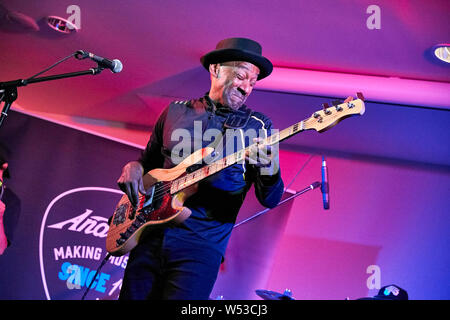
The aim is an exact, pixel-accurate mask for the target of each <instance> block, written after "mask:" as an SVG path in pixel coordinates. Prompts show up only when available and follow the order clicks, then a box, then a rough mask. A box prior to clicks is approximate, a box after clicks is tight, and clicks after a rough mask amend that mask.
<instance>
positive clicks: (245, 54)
mask: <svg viewBox="0 0 450 320" xmlns="http://www.w3.org/2000/svg"><path fill="white" fill-rule="evenodd" d="M228 61H246V62H250V63H252V64H254V65H255V66H257V67H258V68H259V75H258V80H261V79H264V78H265V77H267V76H268V75H270V74H271V73H272V70H273V65H272V62H270V61H269V59H267V58H265V57H263V56H260V55H256V54H254V53H253V52H250V51H246V50H240V49H219V50H214V51H211V52H209V53H207V54H205V55H204V56H203V57H201V58H200V62H201V63H202V65H203V67H205V69H206V70H208V71H209V65H210V64H214V63H222V62H228Z"/></svg>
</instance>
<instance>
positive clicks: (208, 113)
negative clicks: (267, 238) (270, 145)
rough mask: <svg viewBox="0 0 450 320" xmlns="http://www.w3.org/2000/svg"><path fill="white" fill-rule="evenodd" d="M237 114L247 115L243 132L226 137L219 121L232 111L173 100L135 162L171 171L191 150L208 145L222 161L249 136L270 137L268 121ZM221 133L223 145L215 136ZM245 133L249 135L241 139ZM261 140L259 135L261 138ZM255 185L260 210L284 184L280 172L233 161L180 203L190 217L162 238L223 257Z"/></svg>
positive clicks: (253, 114)
mask: <svg viewBox="0 0 450 320" xmlns="http://www.w3.org/2000/svg"><path fill="white" fill-rule="evenodd" d="M239 111H246V112H248V113H250V114H251V116H250V117H249V118H248V122H247V123H246V125H245V126H244V127H243V128H240V129H236V130H235V131H234V135H233V136H231V135H230V137H231V138H229V136H228V135H227V134H228V132H227V131H225V129H224V122H225V121H226V119H227V117H228V116H229V114H230V113H233V112H235V111H232V110H231V109H229V108H227V107H222V106H218V107H216V106H215V105H211V103H210V102H209V100H208V99H207V98H206V97H203V98H200V99H194V100H190V101H175V102H172V103H171V104H170V105H169V106H168V107H166V108H165V109H164V111H163V112H162V114H161V115H160V117H159V119H158V120H157V122H156V124H155V126H154V128H153V133H152V136H151V137H150V140H149V142H148V144H147V147H146V149H145V150H144V151H143V153H142V155H141V157H140V159H139V161H140V162H141V164H142V165H143V167H144V172H148V171H149V170H151V169H154V168H166V169H167V168H172V167H174V166H175V165H177V164H178V163H179V161H181V160H182V159H183V158H185V157H186V156H188V155H189V154H191V153H192V152H194V151H196V150H198V149H200V148H204V147H206V146H208V145H210V144H211V143H213V144H214V145H215V146H216V150H219V152H218V154H217V155H216V156H218V157H223V156H226V155H229V154H231V153H234V152H236V151H238V150H239V149H242V146H243V145H245V146H248V145H249V143H252V141H250V140H251V139H250V138H251V136H252V134H254V133H256V134H257V135H258V136H260V135H261V134H263V135H266V136H267V135H270V130H271V129H272V123H271V121H270V119H269V118H267V117H266V116H265V115H263V114H261V113H259V112H255V111H251V110H250V109H248V108H247V107H246V106H245V105H243V106H242V107H241V108H240V109H239ZM218 133H222V134H223V136H224V137H225V138H224V139H223V140H221V142H222V143H217V141H218V140H217V141H216V140H214V137H218V135H217V134H218ZM247 133H251V134H249V135H248V136H246V134H247ZM263 137H264V136H263ZM233 142H234V143H233ZM252 184H254V186H255V193H256V196H257V199H258V201H259V202H260V203H261V204H262V205H264V206H265V207H270V208H272V207H275V206H276V205H277V204H278V202H279V201H280V199H281V196H282V193H283V190H284V185H283V181H282V179H281V175H280V171H279V170H278V171H277V173H276V174H274V175H271V176H267V175H263V174H261V171H260V169H258V168H256V167H255V166H253V165H250V164H248V163H245V162H243V161H242V162H240V163H235V164H234V165H231V166H229V167H227V168H225V169H223V170H222V171H219V172H217V173H215V174H213V175H212V176H209V177H208V178H205V179H204V180H202V181H200V182H199V184H198V191H197V193H195V194H194V195H192V196H191V197H190V198H188V199H187V201H186V202H185V203H184V206H186V207H188V208H189V209H191V211H192V214H191V216H190V217H189V218H188V219H187V220H185V221H184V222H183V223H182V224H179V225H177V226H176V227H170V228H168V229H167V230H166V236H168V237H175V238H177V239H180V240H182V241H189V242H196V243H199V244H201V245H203V246H210V247H211V248H213V249H215V250H218V251H219V252H220V253H221V254H222V255H223V254H224V252H225V249H226V246H227V243H228V240H229V237H230V235H231V231H232V228H233V225H234V223H235V221H236V217H237V214H238V212H239V209H240V208H241V206H242V203H243V202H244V199H245V196H246V194H247V192H248V190H249V189H250V187H251V186H252Z"/></svg>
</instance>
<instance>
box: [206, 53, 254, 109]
mask: <svg viewBox="0 0 450 320" xmlns="http://www.w3.org/2000/svg"><path fill="white" fill-rule="evenodd" d="M216 66H217V67H216V68H215V74H213V75H212V77H211V79H212V82H213V83H212V85H213V88H214V89H215V90H216V92H218V93H219V97H218V100H219V102H220V103H221V104H223V105H226V106H229V107H230V108H232V109H234V110H236V109H239V107H241V106H242V105H243V104H244V103H245V100H247V98H248V96H249V95H250V93H251V92H252V90H253V87H254V85H255V83H256V81H257V79H258V75H259V68H258V67H256V66H255V65H253V64H251V63H250V62H244V61H233V62H225V63H221V64H218V65H216Z"/></svg>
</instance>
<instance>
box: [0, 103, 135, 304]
mask: <svg viewBox="0 0 450 320" xmlns="http://www.w3.org/2000/svg"><path fill="white" fill-rule="evenodd" d="M0 143H1V144H2V146H3V149H9V167H10V171H11V179H9V180H6V185H7V188H8V189H9V190H10V191H12V192H13V193H14V194H15V195H16V196H17V198H18V199H19V200H20V209H19V210H17V208H8V203H6V206H7V211H6V213H5V218H6V216H7V215H12V214H14V215H16V216H15V217H14V220H15V221H17V223H16V224H15V225H14V224H13V225H11V224H10V225H6V228H7V229H8V230H7V231H8V234H9V235H10V237H11V245H10V247H9V248H7V249H6V251H5V253H4V254H3V255H2V256H0V270H1V273H0V299H80V298H81V296H82V294H83V293H84V290H85V287H86V285H87V284H88V283H89V282H90V281H91V279H92V277H93V276H94V274H95V271H96V269H97V268H98V266H99V265H100V263H101V261H102V260H103V258H104V257H105V256H106V250H105V236H106V232H107V231H108V224H107V219H108V218H109V217H110V216H111V214H112V212H113V210H114V207H115V203H117V201H118V200H119V199H120V196H121V192H120V190H118V188H117V184H116V180H117V178H118V176H119V175H120V172H121V168H122V166H123V165H124V164H125V163H126V162H127V161H129V160H130V159H135V158H137V157H138V155H139V152H140V150H138V149H137V148H134V147H131V146H128V145H125V144H121V143H117V142H114V141H110V140H107V139H104V138H102V137H98V136H95V135H91V134H88V133H84V132H81V131H78V130H75V129H72V128H68V127H64V126H61V125H58V124H55V123H51V122H48V121H45V120H42V119H38V118H34V117H31V116H28V115H25V114H22V113H18V112H10V115H9V116H8V118H7V119H6V122H5V123H4V125H3V127H2V128H1V130H0ZM16 207H17V206H16ZM10 209H11V210H10ZM10 218H11V217H8V219H10ZM127 259H128V258H127V256H123V257H119V258H114V259H111V260H109V261H108V262H107V263H106V264H105V265H104V267H103V268H102V270H101V273H100V274H99V276H97V278H96V280H95V281H94V283H93V286H92V289H91V291H90V292H89V294H88V296H87V299H96V298H100V299H115V298H117V296H118V292H119V287H120V284H121V279H122V276H123V270H124V267H125V265H126V262H127Z"/></svg>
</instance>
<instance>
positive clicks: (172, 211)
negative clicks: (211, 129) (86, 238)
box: [106, 148, 214, 256]
mask: <svg viewBox="0 0 450 320" xmlns="http://www.w3.org/2000/svg"><path fill="white" fill-rule="evenodd" d="M213 150H214V149H212V148H204V149H201V150H198V151H197V152H194V153H193V154H192V155H190V156H189V157H187V158H186V159H185V160H184V161H183V162H181V163H180V164H179V165H177V166H176V167H174V168H171V169H154V170H150V171H149V172H148V173H146V174H145V175H144V176H143V182H144V188H145V190H146V191H147V195H143V194H141V193H139V204H138V206H137V208H134V207H133V206H132V204H131V202H130V201H129V199H128V196H127V195H126V194H124V195H123V196H122V198H121V199H120V201H119V203H118V204H117V206H116V208H115V211H114V214H113V216H112V218H111V221H110V224H109V230H108V234H107V236H106V250H107V251H108V252H109V253H110V254H111V255H113V256H121V255H124V254H126V253H128V252H129V251H130V250H131V249H133V248H134V247H135V246H136V245H137V244H138V243H139V240H140V238H141V237H142V236H143V235H144V234H146V233H147V232H151V229H152V227H155V226H160V225H163V224H169V223H174V224H177V223H181V222H183V221H184V220H186V219H187V218H189V216H190V215H191V210H190V209H189V208H186V207H184V206H183V204H184V202H185V201H186V200H187V199H188V198H189V197H190V196H192V195H193V194H194V193H196V192H197V188H198V184H194V185H191V186H189V187H187V188H185V189H183V190H181V191H179V192H177V193H175V194H171V193H170V192H168V191H169V190H167V189H168V187H167V184H164V182H170V181H172V180H174V179H177V178H178V177H180V176H182V175H184V174H185V173H186V169H187V168H188V167H190V166H191V165H193V164H196V163H198V162H199V161H200V160H201V159H203V158H204V157H206V156H207V155H209V154H210V153H211V152H212V151H213ZM163 191H164V192H163Z"/></svg>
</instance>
